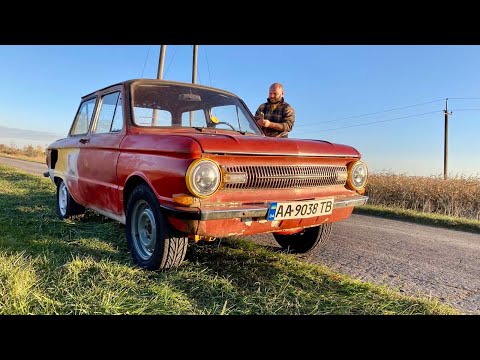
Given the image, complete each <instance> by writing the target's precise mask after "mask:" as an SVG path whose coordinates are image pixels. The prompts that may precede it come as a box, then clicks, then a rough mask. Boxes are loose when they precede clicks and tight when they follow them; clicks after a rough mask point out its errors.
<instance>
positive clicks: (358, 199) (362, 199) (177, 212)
mask: <svg viewBox="0 0 480 360" xmlns="http://www.w3.org/2000/svg"><path fill="white" fill-rule="evenodd" d="M367 200H368V196H362V195H355V196H345V197H337V198H335V202H334V203H333V209H340V208H345V207H353V206H359V205H364V204H366V202H367ZM160 207H161V208H162V209H163V210H164V211H165V212H166V213H167V214H168V215H171V216H173V217H176V218H179V219H186V220H216V219H233V218H265V219H266V217H267V212H268V209H269V207H270V203H262V204H258V205H257V204H254V205H249V206H241V207H238V206H235V207H231V208H229V207H228V206H223V207H220V206H219V207H209V208H203V209H201V210H200V209H198V208H189V207H171V206H168V205H160Z"/></svg>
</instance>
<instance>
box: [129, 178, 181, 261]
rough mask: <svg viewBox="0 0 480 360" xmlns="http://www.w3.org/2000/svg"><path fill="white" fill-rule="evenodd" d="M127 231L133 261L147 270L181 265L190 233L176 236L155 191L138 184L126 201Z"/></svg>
mask: <svg viewBox="0 0 480 360" xmlns="http://www.w3.org/2000/svg"><path fill="white" fill-rule="evenodd" d="M125 233H126V237H127V244H128V249H129V250H130V254H131V255H132V258H133V261H134V262H135V263H136V264H137V265H138V266H140V267H141V268H145V269H148V270H166V269H169V268H173V267H177V266H179V265H180V264H181V263H182V261H183V259H184V258H185V253H186V251H187V246H188V238H187V237H183V236H180V237H177V236H173V233H172V230H171V228H170V224H169V223H168V220H167V218H166V217H165V215H164V214H163V213H162V212H161V210H160V204H159V203H158V199H157V197H156V196H155V194H154V193H153V191H152V190H151V189H150V188H149V187H148V186H147V185H146V184H141V185H138V186H137V187H136V188H135V189H134V190H133V191H132V193H131V194H130V197H129V198H128V203H127V211H126V224H125Z"/></svg>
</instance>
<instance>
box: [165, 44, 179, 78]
mask: <svg viewBox="0 0 480 360" xmlns="http://www.w3.org/2000/svg"><path fill="white" fill-rule="evenodd" d="M176 53H177V48H175V51H174V52H173V55H172V58H171V59H170V62H169V63H168V66H167V71H165V76H166V75H167V73H168V69H170V65H171V64H172V61H173V58H174V57H175V54H176Z"/></svg>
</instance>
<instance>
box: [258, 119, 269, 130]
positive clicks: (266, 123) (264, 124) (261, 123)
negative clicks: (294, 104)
mask: <svg viewBox="0 0 480 360" xmlns="http://www.w3.org/2000/svg"><path fill="white" fill-rule="evenodd" d="M257 124H258V126H260V127H264V128H268V127H270V124H271V122H270V120H267V119H258V120H257Z"/></svg>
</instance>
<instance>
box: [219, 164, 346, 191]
mask: <svg viewBox="0 0 480 360" xmlns="http://www.w3.org/2000/svg"><path fill="white" fill-rule="evenodd" d="M222 168H223V170H224V172H226V173H230V174H238V173H246V174H247V182H246V183H225V186H224V188H225V189H292V188H310V187H322V186H331V185H345V182H346V179H347V167H346V166H332V165H306V166H303V165H302V166H301V165H288V166H251V165H247V166H222Z"/></svg>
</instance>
